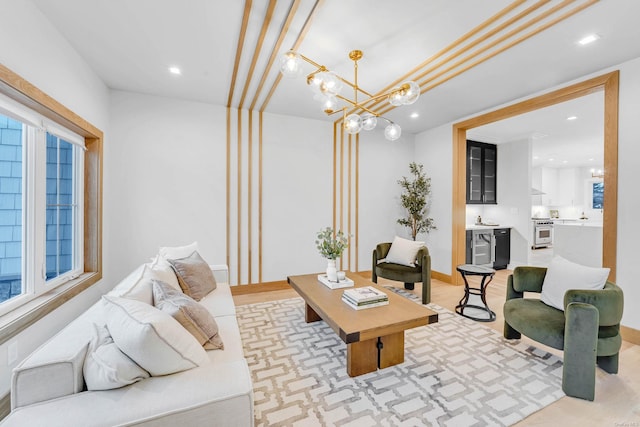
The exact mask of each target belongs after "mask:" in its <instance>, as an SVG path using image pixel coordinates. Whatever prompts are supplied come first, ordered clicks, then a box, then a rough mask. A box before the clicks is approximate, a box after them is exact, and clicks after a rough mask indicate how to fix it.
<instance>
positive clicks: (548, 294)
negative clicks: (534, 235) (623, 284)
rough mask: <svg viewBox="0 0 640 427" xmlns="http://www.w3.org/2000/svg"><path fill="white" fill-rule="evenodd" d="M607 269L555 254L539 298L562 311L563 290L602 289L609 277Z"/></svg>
mask: <svg viewBox="0 0 640 427" xmlns="http://www.w3.org/2000/svg"><path fill="white" fill-rule="evenodd" d="M609 270H610V269H609V268H597V267H587V266H584V265H580V264H576V263H574V262H571V261H569V260H566V259H564V258H562V257H561V256H557V255H556V256H554V257H553V259H552V260H551V263H550V264H549V267H547V274H546V275H545V276H544V282H542V293H541V294H540V300H541V301H542V302H543V303H545V304H547V305H550V306H551V307H555V308H557V309H558V310H562V311H564V294H565V292H567V291H568V290H569V289H594V290H597V289H602V288H604V285H605V283H606V282H607V277H609Z"/></svg>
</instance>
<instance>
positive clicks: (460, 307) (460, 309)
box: [456, 304, 496, 322]
mask: <svg viewBox="0 0 640 427" xmlns="http://www.w3.org/2000/svg"><path fill="white" fill-rule="evenodd" d="M467 307H471V308H477V309H478V310H482V311H485V312H487V313H488V314H489V318H486V317H473V316H469V315H468V314H464V309H465V308H467ZM456 313H458V314H459V315H460V316H463V317H466V318H467V319H472V320H475V321H477V322H493V321H494V320H496V313H494V312H493V311H491V310H489V308H487V307H481V306H479V305H471V304H466V305H456Z"/></svg>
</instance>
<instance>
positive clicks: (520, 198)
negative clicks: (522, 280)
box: [483, 140, 533, 265]
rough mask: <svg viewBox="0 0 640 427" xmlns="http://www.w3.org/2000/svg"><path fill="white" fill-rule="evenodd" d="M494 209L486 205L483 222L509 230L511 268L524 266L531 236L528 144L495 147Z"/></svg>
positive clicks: (512, 143)
mask: <svg viewBox="0 0 640 427" xmlns="http://www.w3.org/2000/svg"><path fill="white" fill-rule="evenodd" d="M497 200H498V204H497V205H485V206H484V214H483V218H486V219H491V220H493V221H494V222H496V223H498V224H501V225H507V226H511V227H512V228H511V261H510V265H527V264H528V259H529V251H530V249H529V247H530V246H529V240H530V235H531V234H532V233H533V231H532V229H531V228H532V227H531V219H530V215H529V212H530V211H531V142H530V141H528V140H524V141H514V142H509V143H505V144H500V145H498V181H497Z"/></svg>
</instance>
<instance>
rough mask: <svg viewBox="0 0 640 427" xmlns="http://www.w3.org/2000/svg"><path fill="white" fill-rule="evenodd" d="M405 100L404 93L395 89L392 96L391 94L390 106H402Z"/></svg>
mask: <svg viewBox="0 0 640 427" xmlns="http://www.w3.org/2000/svg"><path fill="white" fill-rule="evenodd" d="M403 101H404V99H403V96H402V91H401V90H400V89H394V90H393V92H391V94H389V104H391V105H393V106H395V107H398V106H400V105H402V103H403Z"/></svg>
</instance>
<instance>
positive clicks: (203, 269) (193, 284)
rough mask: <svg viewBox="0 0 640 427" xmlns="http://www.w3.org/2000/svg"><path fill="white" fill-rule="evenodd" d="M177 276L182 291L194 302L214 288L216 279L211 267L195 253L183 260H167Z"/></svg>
mask: <svg viewBox="0 0 640 427" xmlns="http://www.w3.org/2000/svg"><path fill="white" fill-rule="evenodd" d="M167 261H168V262H169V264H171V266H172V267H173V270H174V271H175V272H176V276H178V283H179V284H180V287H181V288H182V291H183V292H184V293H185V294H187V295H189V296H190V297H191V298H193V299H194V300H196V301H200V300H201V299H202V298H204V297H205V296H206V295H207V294H208V293H209V292H211V291H213V290H214V289H215V288H216V279H215V277H213V272H212V271H211V267H209V264H207V263H206V262H205V261H204V260H203V259H202V257H201V256H200V254H198V252H197V251H194V252H193V253H192V254H191V255H189V256H188V257H185V258H178V259H167Z"/></svg>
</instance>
